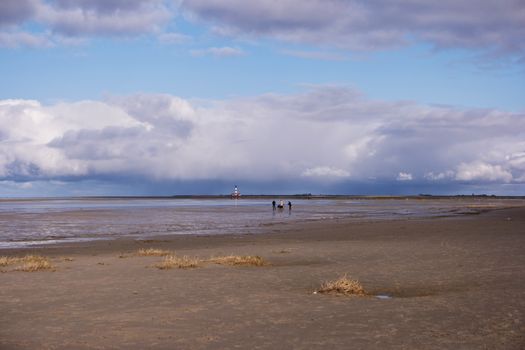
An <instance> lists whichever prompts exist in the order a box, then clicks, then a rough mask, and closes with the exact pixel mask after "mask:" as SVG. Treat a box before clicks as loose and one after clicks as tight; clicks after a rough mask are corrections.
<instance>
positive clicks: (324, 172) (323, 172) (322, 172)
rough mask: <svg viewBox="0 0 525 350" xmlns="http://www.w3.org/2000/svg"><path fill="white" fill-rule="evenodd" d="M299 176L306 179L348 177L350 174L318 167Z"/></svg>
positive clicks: (341, 170) (331, 168)
mask: <svg viewBox="0 0 525 350" xmlns="http://www.w3.org/2000/svg"><path fill="white" fill-rule="evenodd" d="M301 176H306V177H349V176H350V173H349V172H348V171H346V170H343V169H338V168H334V167H329V166H318V167H314V168H308V169H306V170H305V171H303V173H302V174H301Z"/></svg>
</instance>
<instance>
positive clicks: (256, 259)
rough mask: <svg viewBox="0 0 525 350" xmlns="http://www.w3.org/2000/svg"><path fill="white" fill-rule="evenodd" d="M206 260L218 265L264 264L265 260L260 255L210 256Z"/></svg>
mask: <svg viewBox="0 0 525 350" xmlns="http://www.w3.org/2000/svg"><path fill="white" fill-rule="evenodd" d="M208 261H210V262H212V263H215V264H219V265H230V266H264V265H267V262H266V261H264V259H263V258H261V257H260V256H257V255H255V256H252V255H226V256H217V257H213V258H210V259H209V260H208Z"/></svg>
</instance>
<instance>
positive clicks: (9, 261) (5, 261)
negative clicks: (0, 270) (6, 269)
mask: <svg viewBox="0 0 525 350" xmlns="http://www.w3.org/2000/svg"><path fill="white" fill-rule="evenodd" d="M18 260H19V258H11V257H9V256H0V266H9V265H13V264H16V263H18Z"/></svg>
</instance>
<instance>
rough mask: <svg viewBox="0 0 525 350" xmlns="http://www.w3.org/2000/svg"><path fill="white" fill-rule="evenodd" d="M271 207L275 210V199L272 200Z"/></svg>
mask: <svg viewBox="0 0 525 350" xmlns="http://www.w3.org/2000/svg"><path fill="white" fill-rule="evenodd" d="M272 208H273V210H275V201H273V202H272Z"/></svg>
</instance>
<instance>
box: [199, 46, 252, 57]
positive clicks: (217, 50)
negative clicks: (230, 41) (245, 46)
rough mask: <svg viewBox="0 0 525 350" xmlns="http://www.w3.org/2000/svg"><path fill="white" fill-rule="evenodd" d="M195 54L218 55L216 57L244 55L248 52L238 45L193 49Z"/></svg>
mask: <svg viewBox="0 0 525 350" xmlns="http://www.w3.org/2000/svg"><path fill="white" fill-rule="evenodd" d="M191 54H192V55H193V56H207V55H210V56H216V57H232V56H243V55H245V54H246V53H245V52H244V51H243V50H242V49H239V48H237V47H229V46H224V47H209V48H207V49H200V50H192V51H191Z"/></svg>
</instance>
